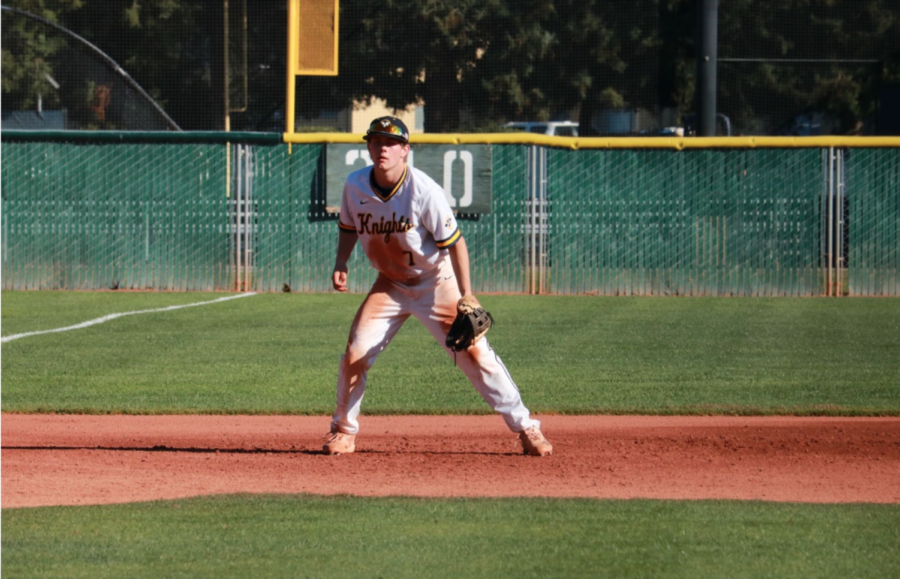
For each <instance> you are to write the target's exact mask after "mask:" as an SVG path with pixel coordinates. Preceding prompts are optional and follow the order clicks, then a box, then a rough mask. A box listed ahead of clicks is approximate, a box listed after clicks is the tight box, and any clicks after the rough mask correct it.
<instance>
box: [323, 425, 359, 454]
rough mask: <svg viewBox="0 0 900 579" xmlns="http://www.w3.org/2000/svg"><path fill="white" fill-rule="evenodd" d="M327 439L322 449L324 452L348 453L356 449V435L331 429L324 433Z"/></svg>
mask: <svg viewBox="0 0 900 579" xmlns="http://www.w3.org/2000/svg"><path fill="white" fill-rule="evenodd" d="M325 438H326V439H327V441H326V442H325V446H323V447H322V451H323V452H324V453H325V454H333V455H337V454H350V453H352V452H353V451H354V450H356V435H355V434H347V433H344V432H340V431H337V430H332V431H331V432H329V433H328V434H326V435H325Z"/></svg>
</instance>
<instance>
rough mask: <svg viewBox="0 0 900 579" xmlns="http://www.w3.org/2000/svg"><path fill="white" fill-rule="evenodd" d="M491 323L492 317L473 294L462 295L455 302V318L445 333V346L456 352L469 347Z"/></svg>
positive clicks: (484, 332)
mask: <svg viewBox="0 0 900 579" xmlns="http://www.w3.org/2000/svg"><path fill="white" fill-rule="evenodd" d="M493 323H494V318H493V317H492V316H491V314H489V313H488V312H486V311H484V308H482V307H481V306H480V305H479V304H478V302H477V301H476V300H475V298H474V297H473V296H464V297H463V298H461V299H460V300H459V302H457V304H456V319H455V320H453V325H452V326H450V331H449V332H448V333H447V347H448V348H450V349H452V350H454V351H456V352H462V351H463V350H466V349H468V348H471V347H472V346H474V345H475V343H476V342H478V340H480V339H481V337H482V336H483V335H485V334H486V333H487V331H488V330H490V329H491V325H493Z"/></svg>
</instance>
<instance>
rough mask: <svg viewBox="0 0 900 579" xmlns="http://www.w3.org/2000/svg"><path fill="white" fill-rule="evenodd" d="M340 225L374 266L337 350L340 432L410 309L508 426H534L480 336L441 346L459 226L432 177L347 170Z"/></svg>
mask: <svg viewBox="0 0 900 579" xmlns="http://www.w3.org/2000/svg"><path fill="white" fill-rule="evenodd" d="M339 227H340V229H341V230H343V231H347V232H356V233H357V235H358V236H359V237H358V242H359V244H360V245H361V246H362V248H363V251H365V253H366V256H367V257H368V258H369V260H370V261H371V263H372V266H373V267H374V268H375V269H376V270H377V271H378V272H379V273H378V278H377V279H376V280H375V283H374V284H373V286H372V289H371V290H370V291H369V294H368V295H367V296H366V299H365V301H363V303H362V305H361V306H360V308H359V311H358V312H357V313H356V317H355V319H354V320H353V325H352V326H351V328H350V336H349V339H348V342H347V350H346V351H345V353H344V355H343V356H341V365H340V371H339V373H338V383H337V408H336V409H335V412H334V416H333V417H332V420H333V422H332V428H333V429H335V430H339V431H341V432H345V433H347V434H356V433H357V432H358V431H359V422H358V420H357V419H358V417H359V412H360V406H361V404H362V399H363V395H364V394H365V390H366V376H367V374H368V371H369V368H371V367H372V365H373V364H374V363H375V358H376V357H377V356H378V354H379V353H381V351H382V350H384V349H385V348H386V347H387V345H388V344H389V343H390V341H391V339H393V337H394V336H395V335H396V333H397V331H398V330H399V329H400V327H401V326H402V325H403V322H405V321H406V319H407V318H409V316H410V315H413V316H415V317H416V318H418V319H419V320H420V321H421V322H422V323H423V324H424V325H425V327H427V328H428V330H429V331H430V332H431V334H432V335H433V336H434V337H435V339H436V340H437V341H438V342H439V343H440V344H441V346H443V347H444V348H445V349H446V350H447V352H448V354H449V355H450V356H451V357H454V358H455V360H456V363H457V364H458V365H459V367H460V368H461V369H462V371H463V372H464V373H465V375H466V377H468V379H469V381H470V382H471V383H472V385H473V386H475V389H476V390H478V393H479V394H481V396H482V398H484V400H485V401H486V402H487V403H488V404H489V405H490V406H491V408H493V409H494V410H495V411H497V412H499V413H500V414H501V415H502V416H503V419H504V420H505V421H506V424H507V426H509V428H510V430H512V431H513V432H521V431H523V430H525V429H526V428H530V427H532V426H538V427H540V422H538V421H537V420H535V419H533V418H531V416H530V413H529V411H528V408H526V407H525V405H524V404H523V403H522V397H521V396H520V394H519V389H518V388H517V387H516V384H515V383H514V382H513V380H512V378H511V377H510V375H509V372H508V371H507V370H506V367H505V366H504V365H503V362H502V361H501V360H500V358H499V357H498V356H497V354H495V353H494V350H492V349H491V347H490V345H489V344H488V341H487V338H486V337H483V338H482V339H480V340H479V341H478V343H477V344H476V345H475V346H473V347H472V348H469V349H468V350H465V351H462V352H459V353H456V354H455V356H454V352H453V351H452V350H450V349H449V348H446V346H444V341H445V339H446V337H447V332H448V331H449V329H450V326H451V324H452V323H453V320H454V318H455V317H456V303H457V301H458V300H459V298H460V292H459V287H458V285H457V281H456V276H455V274H454V272H453V267H452V264H451V261H450V257H449V253H448V251H447V249H448V248H449V247H451V246H453V244H455V243H456V242H457V241H459V239H461V233H460V231H459V226H458V225H457V222H456V218H455V217H454V215H453V211H452V210H451V209H450V204H449V203H448V202H447V199H446V197H445V195H444V190H443V189H442V188H441V187H440V186H439V185H438V184H437V183H435V182H434V180H433V179H431V178H430V177H429V176H428V175H426V174H425V173H423V172H422V171H419V170H418V169H415V168H414V167H410V166H408V165H407V166H406V169H405V171H404V175H403V178H401V179H400V181H399V182H398V183H397V185H396V186H395V187H394V189H393V190H391V191H381V190H380V189H379V188H378V186H377V185H376V184H375V179H374V175H373V170H372V167H366V168H364V169H360V170H358V171H355V172H353V173H351V174H350V176H349V177H348V178H347V183H346V184H345V185H344V194H343V199H342V201H341V213H340V222H339Z"/></svg>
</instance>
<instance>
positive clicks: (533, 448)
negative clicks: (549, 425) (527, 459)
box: [519, 426, 553, 456]
mask: <svg viewBox="0 0 900 579" xmlns="http://www.w3.org/2000/svg"><path fill="white" fill-rule="evenodd" d="M519 440H520V441H522V450H523V451H524V452H525V454H528V455H531V456H550V455H551V454H553V445H552V444H550V441H549V440H547V439H546V438H544V435H543V434H542V433H541V430H540V429H539V428H538V427H537V426H532V427H531V428H526V429H525V430H523V431H522V432H520V433H519Z"/></svg>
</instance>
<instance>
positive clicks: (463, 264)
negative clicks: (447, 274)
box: [447, 236, 481, 307]
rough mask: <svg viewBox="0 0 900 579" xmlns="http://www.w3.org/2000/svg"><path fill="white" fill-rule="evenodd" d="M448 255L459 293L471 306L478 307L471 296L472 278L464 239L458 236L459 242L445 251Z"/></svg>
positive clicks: (476, 301)
mask: <svg viewBox="0 0 900 579" xmlns="http://www.w3.org/2000/svg"><path fill="white" fill-rule="evenodd" d="M447 251H448V252H449V253H450V263H451V264H453V273H454V274H455V275H456V283H457V285H458V286H459V293H460V294H461V295H462V296H463V297H465V296H469V297H468V298H467V299H466V301H467V302H468V303H470V304H472V305H473V306H476V307H478V306H480V305H481V304H479V303H478V300H477V299H476V298H475V296H474V295H473V294H472V276H471V270H470V268H469V248H468V247H467V246H466V239H465V238H464V237H462V236H460V238H459V240H458V241H457V242H456V243H454V244H453V245H452V246H451V247H449V248H448V249H447Z"/></svg>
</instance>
